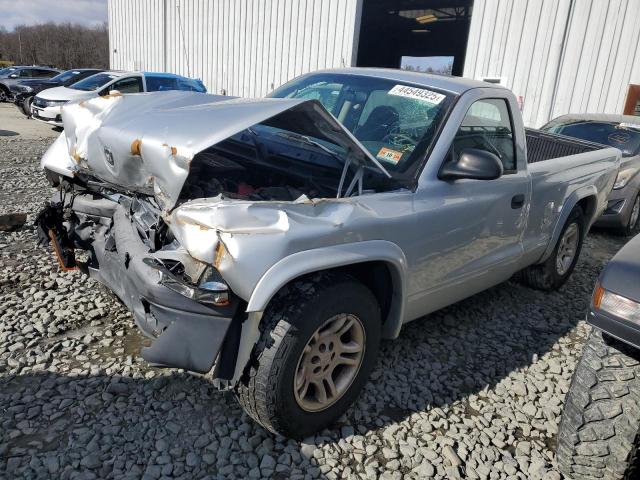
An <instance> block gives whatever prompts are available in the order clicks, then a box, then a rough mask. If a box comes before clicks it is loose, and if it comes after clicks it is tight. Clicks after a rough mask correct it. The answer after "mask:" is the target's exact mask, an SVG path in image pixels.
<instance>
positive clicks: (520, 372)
mask: <svg viewBox="0 0 640 480" xmlns="http://www.w3.org/2000/svg"><path fill="white" fill-rule="evenodd" d="M51 141H52V139H50V138H49V139H40V140H38V139H33V140H24V139H21V138H20V137H9V138H1V137H0V180H1V181H2V189H0V199H1V201H0V213H5V212H13V211H26V212H28V213H29V214H30V215H29V221H31V220H32V218H33V215H34V213H36V212H37V211H38V208H39V206H40V205H41V204H42V202H43V201H45V200H46V199H47V198H48V197H49V194H50V191H49V188H48V186H47V185H46V183H45V181H44V178H43V175H42V174H41V173H40V172H39V169H38V161H39V158H40V156H41V154H42V153H43V152H44V150H45V149H46V147H47V146H48V144H49V143H50V142H51ZM624 242H625V241H624V240H623V239H619V238H616V237H612V236H609V235H607V234H603V233H591V234H590V235H589V236H588V238H587V240H586V243H585V248H584V250H583V255H582V259H581V261H580V263H579V264H578V267H577V268H576V271H575V273H574V275H573V277H572V278H571V280H570V281H569V283H568V284H567V285H566V286H565V287H564V288H563V289H562V290H561V291H560V292H557V293H553V294H543V293H540V292H536V291H533V290H530V289H528V288H525V287H522V286H520V285H518V284H515V283H506V284H503V285H500V286H498V287H495V288H493V289H491V290H490V291H488V292H485V293H483V294H480V295H477V296H475V297H473V298H471V299H469V300H467V301H464V302H462V303H460V304H458V305H456V306H454V307H450V308H447V309H445V310H443V311H441V312H439V313H436V314H434V315H431V316H430V317H428V318H425V319H422V320H419V321H416V322H413V323H411V324H409V325H408V326H406V327H405V328H404V329H403V331H402V333H401V336H400V338H399V339H398V340H396V341H394V342H385V343H384V344H383V347H382V350H381V355H380V360H379V362H378V366H377V368H376V370H375V372H374V374H373V379H372V381H371V382H369V384H368V385H367V387H366V389H365V390H364V392H363V394H362V396H361V397H360V400H359V402H358V403H357V405H356V406H355V407H354V408H351V409H350V410H349V411H348V413H347V414H346V415H345V416H344V417H343V418H342V419H341V420H340V422H339V423H338V424H337V425H335V427H334V429H332V430H327V431H324V432H322V434H321V435H317V436H316V437H314V438H309V439H306V440H305V441H304V442H295V441H291V440H287V439H284V438H278V437H274V436H272V435H270V434H269V433H267V432H266V431H265V430H263V429H262V428H260V427H258V426H256V425H255V424H254V423H253V422H252V421H251V420H250V419H249V418H248V417H247V416H245V415H244V414H243V413H242V411H241V409H240V407H239V406H238V405H237V404H236V402H235V400H234V398H233V395H231V394H230V393H222V392H218V391H217V390H216V389H215V388H213V387H212V385H211V383H210V381H209V380H208V379H207V378H205V377H201V376H196V375H190V374H186V373H183V372H181V371H176V370H160V369H155V368H150V367H148V366H147V365H145V363H143V362H142V361H141V360H140V359H139V358H138V355H137V353H138V351H139V348H140V346H141V344H142V343H143V342H144V340H143V338H142V337H141V335H140V334H138V332H137V331H136V329H135V327H134V325H133V320H132V318H131V316H130V315H129V313H128V312H127V311H126V309H124V308H123V307H122V306H120V305H119V303H118V302H117V301H116V300H115V298H114V296H112V295H111V294H110V293H109V292H107V291H105V290H103V289H101V288H100V287H99V285H98V284H97V283H95V282H93V281H92V280H89V279H88V278H86V277H85V276H83V275H82V274H79V273H76V272H71V273H62V272H60V271H59V270H58V268H57V266H55V265H54V263H53V258H52V254H51V253H50V251H49V250H48V249H45V248H42V247H38V246H37V245H36V235H35V231H34V229H33V227H31V226H30V225H29V224H28V225H26V226H25V227H23V228H22V229H21V230H20V231H18V232H13V233H6V232H0V477H1V478H52V477H54V478H61V479H65V478H145V479H147V478H149V479H155V478H171V477H175V478H205V477H206V478H247V477H248V478H260V477H272V478H283V479H284V478H328V479H334V478H401V477H404V478H428V477H435V478H452V479H455V478H522V479H529V478H530V479H534V480H535V479H540V478H543V479H547V480H551V479H559V478H560V474H559V473H557V472H556V470H555V464H554V448H555V437H556V433H557V429H558V423H559V420H560V413H561V409H562V402H563V399H564V396H565V393H566V392H567V389H568V387H569V381H570V378H571V374H572V373H573V370H574V367H575V365H576V361H577V358H578V357H579V355H580V352H581V349H582V344H583V341H584V340H585V339H586V336H587V334H588V327H587V326H586V325H585V323H584V322H583V318H584V313H585V311H586V308H587V302H588V298H589V296H590V292H591V289H592V287H593V284H594V281H595V279H596V276H597V274H598V272H599V271H600V269H601V268H602V266H603V265H604V264H605V263H606V261H607V260H608V259H609V258H610V257H611V256H612V255H613V254H614V253H615V252H616V251H617V250H618V249H619V248H620V247H621V246H622V245H623V244H624Z"/></svg>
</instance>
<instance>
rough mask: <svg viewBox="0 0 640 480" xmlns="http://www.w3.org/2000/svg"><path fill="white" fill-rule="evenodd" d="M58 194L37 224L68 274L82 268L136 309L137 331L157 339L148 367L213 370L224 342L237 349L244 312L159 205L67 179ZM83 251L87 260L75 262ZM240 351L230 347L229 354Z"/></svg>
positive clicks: (147, 356) (147, 357) (148, 356)
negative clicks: (237, 333) (168, 221)
mask: <svg viewBox="0 0 640 480" xmlns="http://www.w3.org/2000/svg"><path fill="white" fill-rule="evenodd" d="M49 176H50V177H55V174H52V173H51V172H49ZM59 188H60V190H59V191H58V192H57V193H56V194H55V195H54V197H53V198H52V199H51V201H50V202H49V204H48V205H47V207H46V208H45V209H44V210H43V211H42V212H41V213H40V215H39V216H38V218H37V220H36V223H37V226H38V230H39V235H40V237H41V239H42V240H44V241H49V242H51V244H52V247H53V250H54V252H55V254H56V256H57V258H58V261H59V262H60V265H61V267H62V268H63V269H66V270H68V269H75V268H79V269H82V270H83V271H85V272H86V273H87V274H88V275H89V276H90V277H92V278H94V279H96V280H98V281H99V282H100V283H102V284H104V285H105V286H107V287H108V288H109V289H111V290H112V291H113V292H114V293H115V294H116V295H117V296H118V298H119V299H120V300H121V301H122V302H123V303H124V304H125V305H126V306H127V307H128V308H129V310H130V311H131V312H132V314H133V316H134V319H135V322H136V324H137V326H138V327H139V328H140V329H141V330H142V332H144V333H145V335H147V336H149V337H151V338H152V339H153V342H152V344H151V346H150V347H146V348H144V349H143V350H142V357H143V358H144V359H145V360H147V361H149V362H150V363H152V364H155V365H160V366H167V367H176V368H183V369H185V370H191V371H196V372H201V373H204V372H208V371H209V370H211V368H212V366H213V364H214V362H215V361H216V358H217V357H218V355H219V353H220V351H221V350H222V349H223V345H224V343H225V339H226V341H227V342H231V343H233V342H234V339H235V338H236V336H235V335H234V334H233V333H232V334H231V335H229V332H230V330H231V331H233V330H234V329H233V328H230V326H231V325H232V323H233V322H234V321H235V322H238V324H239V322H241V321H242V319H241V318H240V317H241V315H242V311H243V309H241V308H239V307H240V304H241V303H242V302H241V300H240V299H239V298H238V297H237V296H235V295H234V294H233V293H232V292H231V291H230V290H229V288H228V287H227V285H226V284H225V283H224V281H223V280H222V278H221V276H220V275H219V273H218V272H217V271H216V270H215V269H214V268H213V267H212V266H210V265H207V264H205V263H203V262H200V261H197V260H195V259H193V258H192V257H191V256H190V255H189V254H188V253H187V252H186V251H185V250H184V249H183V248H182V247H181V246H180V245H179V244H178V242H177V240H176V239H175V238H173V237H172V235H171V231H170V230H169V229H168V228H167V226H166V224H165V223H164V222H163V220H162V218H161V216H160V211H159V209H158V207H157V206H156V205H154V202H153V199H152V198H147V199H145V198H139V197H136V196H128V195H124V194H119V193H111V194H108V193H106V190H105V189H96V190H91V189H83V188H81V187H79V186H77V185H74V184H73V183H72V182H68V181H66V180H62V182H61V183H60V185H59ZM78 250H80V251H82V252H83V256H84V261H79V260H77V259H76V252H77V251H78ZM235 347H237V346H236V345H229V349H228V350H229V352H233V351H235ZM229 363H230V364H234V359H230V362H229ZM221 364H222V365H223V364H224V362H223V363H221ZM216 373H217V374H218V376H220V377H222V378H225V377H227V376H228V375H230V373H228V372H226V374H225V372H216Z"/></svg>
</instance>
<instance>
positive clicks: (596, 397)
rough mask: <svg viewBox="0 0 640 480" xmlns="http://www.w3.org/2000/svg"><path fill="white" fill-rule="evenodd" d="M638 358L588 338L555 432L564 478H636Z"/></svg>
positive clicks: (639, 418)
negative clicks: (558, 427)
mask: <svg viewBox="0 0 640 480" xmlns="http://www.w3.org/2000/svg"><path fill="white" fill-rule="evenodd" d="M638 358H639V357H638V352H637V351H636V350H634V349H632V348H631V347H629V346H627V345H625V344H622V343H621V342H618V341H615V340H609V339H608V338H607V339H605V338H604V337H603V334H602V333H601V332H599V331H597V330H593V331H592V332H591V335H590V336H589V340H588V341H587V344H586V345H585V347H584V351H583V353H582V358H581V359H580V362H579V363H578V366H577V368H576V371H575V373H574V374H573V379H572V381H571V386H570V388H569V392H568V393H567V398H566V400H565V406H564V410H563V412H562V420H561V421H560V429H559V432H558V452H557V460H558V466H559V467H560V471H561V472H562V473H563V474H564V475H565V477H566V478H568V479H575V480H577V479H582V478H603V479H607V480H627V479H628V480H632V479H635V478H639V477H638V475H640V470H639V466H640V465H639V464H638V461H639V460H640V459H639V458H638V447H639V443H640V436H639V435H640V361H638Z"/></svg>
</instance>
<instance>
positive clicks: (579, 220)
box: [516, 205, 586, 291]
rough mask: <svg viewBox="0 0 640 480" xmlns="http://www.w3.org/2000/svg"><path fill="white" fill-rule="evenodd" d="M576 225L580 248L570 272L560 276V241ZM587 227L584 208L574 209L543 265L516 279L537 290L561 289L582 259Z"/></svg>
mask: <svg viewBox="0 0 640 480" xmlns="http://www.w3.org/2000/svg"><path fill="white" fill-rule="evenodd" d="M572 224H576V225H577V227H578V230H579V231H578V246H577V249H576V253H575V255H574V257H573V262H572V263H571V266H570V267H569V268H568V270H567V271H566V272H565V273H564V274H562V275H561V274H559V273H558V270H557V268H556V259H557V256H558V248H559V247H560V240H561V239H562V237H563V235H564V233H565V232H566V230H567V229H568V228H569V226H570V225H572ZM585 230H586V225H585V221H584V213H583V212H582V208H580V206H579V205H576V206H575V207H573V210H572V211H571V213H570V214H569V217H568V218H567V220H566V222H565V224H564V226H563V227H562V231H561V232H560V235H559V236H558V241H557V242H556V246H555V247H554V249H553V252H551V255H549V258H547V259H546V260H545V261H544V262H543V263H541V264H538V265H531V266H530V267H527V268H525V269H524V270H522V271H520V272H518V274H517V275H516V279H517V280H519V281H521V282H522V283H524V284H525V285H528V286H529V287H532V288H536V289H538V290H546V291H550V290H556V289H558V288H560V287H561V286H562V285H563V284H564V283H565V282H566V281H567V279H568V278H569V276H570V275H571V272H573V269H574V268H575V266H576V263H577V262H578V258H580V251H581V250H582V242H583V240H584V236H585V233H586V232H585Z"/></svg>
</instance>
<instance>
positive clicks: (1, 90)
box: [0, 66, 60, 102]
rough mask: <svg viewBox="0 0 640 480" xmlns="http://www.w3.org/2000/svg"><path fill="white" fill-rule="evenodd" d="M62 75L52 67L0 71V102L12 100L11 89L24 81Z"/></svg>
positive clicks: (16, 67) (12, 68)
mask: <svg viewBox="0 0 640 480" xmlns="http://www.w3.org/2000/svg"><path fill="white" fill-rule="evenodd" d="M59 73H60V70H56V69H55V68H50V67H36V66H30V67H27V66H14V67H7V68H3V69H2V70H0V102H6V101H8V100H10V99H11V92H10V88H11V85H15V84H16V83H19V82H21V81H23V80H27V79H30V78H39V79H44V78H51V77H55V76H56V75H58V74H59Z"/></svg>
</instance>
